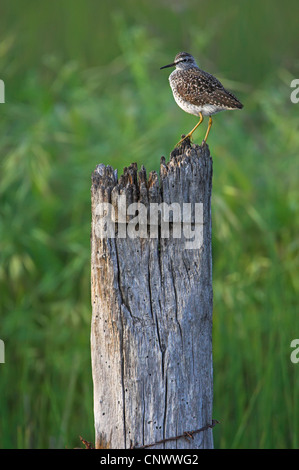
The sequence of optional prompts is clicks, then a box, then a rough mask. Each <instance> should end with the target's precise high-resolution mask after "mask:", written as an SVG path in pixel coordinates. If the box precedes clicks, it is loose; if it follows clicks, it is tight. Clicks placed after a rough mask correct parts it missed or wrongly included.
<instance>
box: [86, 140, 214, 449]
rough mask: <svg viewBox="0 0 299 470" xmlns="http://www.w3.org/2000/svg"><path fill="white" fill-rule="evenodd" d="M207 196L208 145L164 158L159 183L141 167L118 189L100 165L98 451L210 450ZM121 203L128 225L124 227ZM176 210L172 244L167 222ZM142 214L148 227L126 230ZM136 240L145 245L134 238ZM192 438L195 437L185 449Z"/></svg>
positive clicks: (95, 271)
mask: <svg viewBox="0 0 299 470" xmlns="http://www.w3.org/2000/svg"><path fill="white" fill-rule="evenodd" d="M211 191H212V159H211V157H210V153H209V148H208V146H207V145H205V144H204V145H203V146H202V147H200V146H198V145H190V142H185V143H184V145H183V146H181V147H180V148H179V149H175V150H174V151H173V152H172V154H171V158H170V161H169V163H166V162H165V159H164V158H163V157H162V159H161V166H160V181H159V179H158V175H157V174H156V172H151V173H150V174H149V178H148V179H147V176H146V171H145V169H144V167H142V168H141V170H140V171H139V172H138V171H137V165H136V164H132V165H131V166H130V167H128V168H125V170H124V174H123V175H122V176H121V177H120V178H119V180H118V178H117V174H116V172H115V171H114V170H113V169H112V168H111V167H109V166H104V165H98V166H97V168H96V169H95V171H94V172H93V175H92V191H91V193H92V234H91V251H92V254H91V285H92V326H91V355H92V373H93V383H94V417H95V432H96V448H114V449H116V448H118V449H124V448H130V447H141V446H149V445H151V444H153V443H156V442H158V441H163V442H161V443H159V444H156V445H154V446H152V448H156V449H157V448H160V449H163V448H168V449H169V448H170V449H172V448H176V449H183V448H187V449H199V448H212V447H213V436H212V429H211V427H213V424H215V422H212V399H213V369H212V308H213V307H212V304H213V292H212V253H211ZM119 196H123V198H119ZM124 196H125V198H124ZM119 201H122V204H123V205H124V204H125V206H126V208H127V209H128V211H129V212H130V211H131V216H130V215H128V214H126V216H125V217H124V215H123V212H122V211H121V208H122V207H123V206H121V205H119ZM124 201H125V203H124ZM106 203H110V204H112V207H113V209H112V213H113V212H115V221H116V223H115V227H114V228H115V237H114V238H113V235H112V232H111V231H110V233H108V235H107V232H108V225H109V224H108V220H109V219H108V212H109V210H111V209H109V207H110V208H111V206H108V205H107V204H106ZM132 203H137V205H135V206H130V205H131V204H132ZM161 203H165V205H164V208H165V207H166V210H165V213H164V218H163V217H159V219H158V222H157V218H156V214H157V212H155V210H156V208H157V205H158V204H161ZM174 203H178V204H177V205H176V204H174ZM171 204H174V205H173V206H172V209H173V211H172V212H171V211H170V214H172V218H171V217H170V220H171V222H170V224H169V225H170V229H169V237H167V236H168V233H167V227H166V225H165V214H166V215H167V211H168V210H169V208H171V207H170V205H171ZM184 204H185V205H184ZM188 204H189V205H188ZM190 206H191V207H192V214H191V221H192V224H191V229H192V232H190V230H189V231H188V230H187V229H186V227H187V225H188V223H185V226H184V222H186V221H188V220H189V221H190V214H189V212H188V210H187V208H188V207H190ZM195 206H196V208H197V209H200V208H202V215H203V220H201V219H200V220H199V219H198V217H196V210H194V208H195ZM137 207H138V208H139V213H138V214H139V215H140V214H143V215H144V207H145V208H146V213H147V219H146V222H145V223H144V224H143V222H142V220H144V218H143V219H138V223H139V225H137V226H136V219H135V223H134V227H135V228H134V227H132V224H130V223H129V221H130V219H132V215H133V216H135V210H136V208H137ZM151 207H153V208H154V209H155V210H154V212H153V214H154V215H151V217H152V218H151V219H150V217H149V209H150V208H151ZM159 207H160V208H162V206H159ZM179 208H180V209H181V211H179V210H178V209H179ZM159 214H160V211H159ZM182 214H183V216H182ZM186 214H187V215H188V214H189V218H188V217H187V216H186V217H185V215H186ZM198 214H200V211H199V212H198V211H197V215H198ZM112 215H113V214H112ZM140 220H141V222H140ZM103 221H106V222H105V223H106V225H105V224H104V223H103ZM163 221H164V222H163ZM107 224H108V225H107ZM142 224H143V225H144V226H142ZM150 224H151V226H150ZM163 224H164V225H163ZM183 226H184V227H183ZM99 227H101V229H99ZM109 227H110V229H111V227H112V228H113V219H112V225H111V226H110V225H109ZM182 228H183V229H184V230H181V234H180V233H179V232H180V229H182ZM187 228H188V227H187ZM189 228H190V224H189ZM150 229H151V230H152V232H150ZM101 230H102V232H101ZM134 230H135V232H134ZM137 230H139V233H140V234H141V233H142V234H143V236H144V238H141V237H138V236H137V237H136V236H133V235H134V234H136V233H137ZM103 231H104V232H105V231H106V232H105V233H106V235H107V236H106V237H104V236H103V233H104V232H103ZM196 231H197V234H199V233H202V235H203V244H202V246H200V247H199V248H194V247H193V248H192V246H191V248H190V245H189V246H188V244H186V243H188V241H190V240H191V237H192V236H193V235H194V234H195V232H196ZM200 231H202V232H200ZM150 234H151V236H150ZM176 237H177V238H176ZM201 428H203V430H201ZM200 430H201V431H200ZM186 431H187V432H189V431H197V432H195V433H191V434H192V437H193V439H191V438H189V439H188V438H187V439H186V438H184V437H182V436H183V435H184V433H185V432H186ZM178 436H181V437H178Z"/></svg>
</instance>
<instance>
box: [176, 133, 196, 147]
mask: <svg viewBox="0 0 299 470" xmlns="http://www.w3.org/2000/svg"><path fill="white" fill-rule="evenodd" d="M191 138H192V134H187V135H184V134H183V135H182V138H181V140H180V141H179V142H178V143H177V144H176V147H179V146H180V145H181V144H182V143H183V142H184V144H185V146H187V145H190V144H191Z"/></svg>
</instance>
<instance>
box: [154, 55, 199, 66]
mask: <svg viewBox="0 0 299 470" xmlns="http://www.w3.org/2000/svg"><path fill="white" fill-rule="evenodd" d="M167 67H175V68H176V69H180V70H184V69H189V68H190V67H197V64H196V62H195V59H194V57H193V56H192V55H191V54H188V52H179V53H178V54H177V55H176V56H175V58H174V62H172V64H168V65H164V66H163V67H160V70H161V69H166V68H167Z"/></svg>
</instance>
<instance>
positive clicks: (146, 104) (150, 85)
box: [0, 0, 299, 448]
mask: <svg viewBox="0 0 299 470" xmlns="http://www.w3.org/2000/svg"><path fill="white" fill-rule="evenodd" d="M297 19H298V2H297V1H292V0H288V1H285V2H280V1H274V0H271V1H270V0H264V1H263V2H260V1H259V0H250V1H249V0H246V1H243V2H235V1H226V2H223V1H221V2H220V1H219V0H214V1H213V2H208V1H198V0H196V1H195V0H194V1H191V0H189V1H185V2H183V1H178V0H160V1H157V0H153V1H152V2H148V1H145V0H138V1H137V0H129V1H126V2H124V1H120V0H115V1H114V2H111V1H109V2H108V1H101V2H99V1H96V0H87V1H86V0H85V1H84V0H76V1H67V0H63V1H60V2H58V1H54V2H39V1H37V0H27V2H26V3H25V2H23V1H20V0H14V1H13V2H11V1H10V0H2V1H1V23H0V70H1V75H0V78H1V79H2V80H4V82H5V85H6V89H5V94H6V96H5V97H6V103H5V104H2V105H0V111H1V137H0V231H1V237H0V261H1V263H0V308H1V311H0V338H1V339H3V340H4V341H5V346H6V363H5V364H1V365H0V447H1V448H15V447H18V448H30V447H33V448H48V447H51V448H57V447H63V448H64V447H67V448H73V447H75V446H80V441H79V435H82V436H83V437H84V438H85V439H87V440H89V441H92V442H93V441H94V430H93V403H92V380H91V366H90V351H89V335H90V318H91V306H90V239H89V237H90V184H91V180H90V177H91V173H92V171H93V170H94V168H95V166H96V165H97V164H98V163H105V164H110V165H112V166H114V167H116V168H118V169H119V171H121V170H122V168H123V167H124V166H127V165H129V164H130V163H131V162H134V161H136V162H138V164H139V165H141V164H142V163H143V164H144V165H145V166H146V168H147V169H148V170H152V169H156V170H159V162H160V157H161V155H165V156H166V157H168V156H169V153H170V151H171V150H172V148H173V146H174V144H175V143H176V142H177V141H178V139H179V138H180V134H181V133H183V132H186V131H189V130H190V129H191V128H192V127H193V126H194V125H195V123H196V120H195V118H194V117H193V116H190V115H187V114H185V113H183V112H182V111H181V110H180V109H179V108H178V107H177V106H176V104H175V102H174V100H173V98H172V94H171V90H170V88H169V84H168V80H167V78H168V71H165V70H163V71H160V70H159V67H160V66H162V65H165V64H167V63H169V62H171V61H172V60H173V57H174V55H175V54H176V53H177V52H178V51H181V50H187V51H188V52H191V53H192V54H193V55H194V56H195V57H196V58H197V59H198V61H199V65H200V66H201V67H202V68H203V69H206V70H207V71H209V72H211V73H213V74H215V75H216V76H217V77H218V78H219V79H221V80H222V81H223V83H224V84H225V85H226V86H227V87H228V88H229V89H231V90H232V91H234V92H235V93H236V94H237V96H238V97H239V98H240V100H241V101H242V102H244V105H245V106H244V109H243V110H242V111H236V112H231V113H229V112H227V113H223V114H219V115H217V116H216V117H215V119H214V126H213V128H212V131H211V134H210V137H209V145H210V150H211V154H212V156H213V159H214V180H213V277H214V331H213V342H214V397H215V398H214V413H213V417H214V418H215V419H218V420H219V421H220V422H221V424H220V425H218V426H217V427H216V428H215V429H214V438H215V447H216V448H253V447H256V448H286V447H288V448H290V447H291V448H292V447H293V448H294V447H298V424H299V406H298V399H299V364H298V365H296V364H292V363H291V361H290V353H291V349H290V342H291V340H292V339H294V338H298V336H299V321H298V298H297V297H298V290H299V269H298V260H299V235H298V234H299V191H298V174H299V164H298V162H299V155H298V149H299V132H298V130H299V129H298V111H299V104H298V105H295V104H292V103H291V101H290V93H291V91H292V90H291V88H290V83H291V80H292V79H293V78H299V61H298V20H297ZM206 124H207V123H206V121H205V123H204V124H203V126H202V127H201V128H199V129H198V130H197V131H196V134H195V135H194V138H195V141H197V142H199V143H200V142H201V140H202V138H203V135H204V132H205V128H206ZM107 393H109V391H107Z"/></svg>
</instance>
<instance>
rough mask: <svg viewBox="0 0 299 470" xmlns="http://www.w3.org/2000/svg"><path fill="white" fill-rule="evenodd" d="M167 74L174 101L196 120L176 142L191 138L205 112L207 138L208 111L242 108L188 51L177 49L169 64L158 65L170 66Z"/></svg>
mask: <svg viewBox="0 0 299 470" xmlns="http://www.w3.org/2000/svg"><path fill="white" fill-rule="evenodd" d="M174 66H175V70H174V71H173V72H172V73H171V74H170V75H169V83H170V86H171V89H172V93H173V97H174V99H175V101H176V103H177V104H178V105H179V106H180V108H182V109H183V110H184V111H186V113H189V114H194V115H195V116H199V122H198V123H197V124H196V126H195V127H194V128H193V129H192V131H190V132H189V133H188V134H187V135H185V136H184V137H183V138H182V139H181V140H180V141H179V142H178V144H177V146H178V145H180V144H181V143H182V142H183V141H184V140H185V139H187V138H191V137H192V134H193V132H194V131H195V129H197V128H198V126H199V125H200V124H201V123H202V121H203V117H204V116H209V125H208V129H207V132H206V135H205V138H204V142H206V141H207V138H208V135H209V132H210V129H211V126H212V118H211V115H212V114H216V113H219V112H220V111H225V110H227V109H242V108H243V105H242V103H241V102H240V101H239V100H238V99H237V98H236V97H235V96H234V95H233V94H232V93H231V92H230V91H228V90H226V89H225V88H224V86H223V85H222V83H220V82H219V80H217V78H215V77H214V76H213V75H211V74H210V73H207V72H204V71H203V70H201V69H200V68H199V67H198V65H197V63H196V62H195V59H194V57H193V56H192V55H191V54H188V52H179V53H178V54H177V55H176V56H175V59H174V62H173V63H172V64H168V65H164V67H161V69H165V68H167V67H174Z"/></svg>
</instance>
